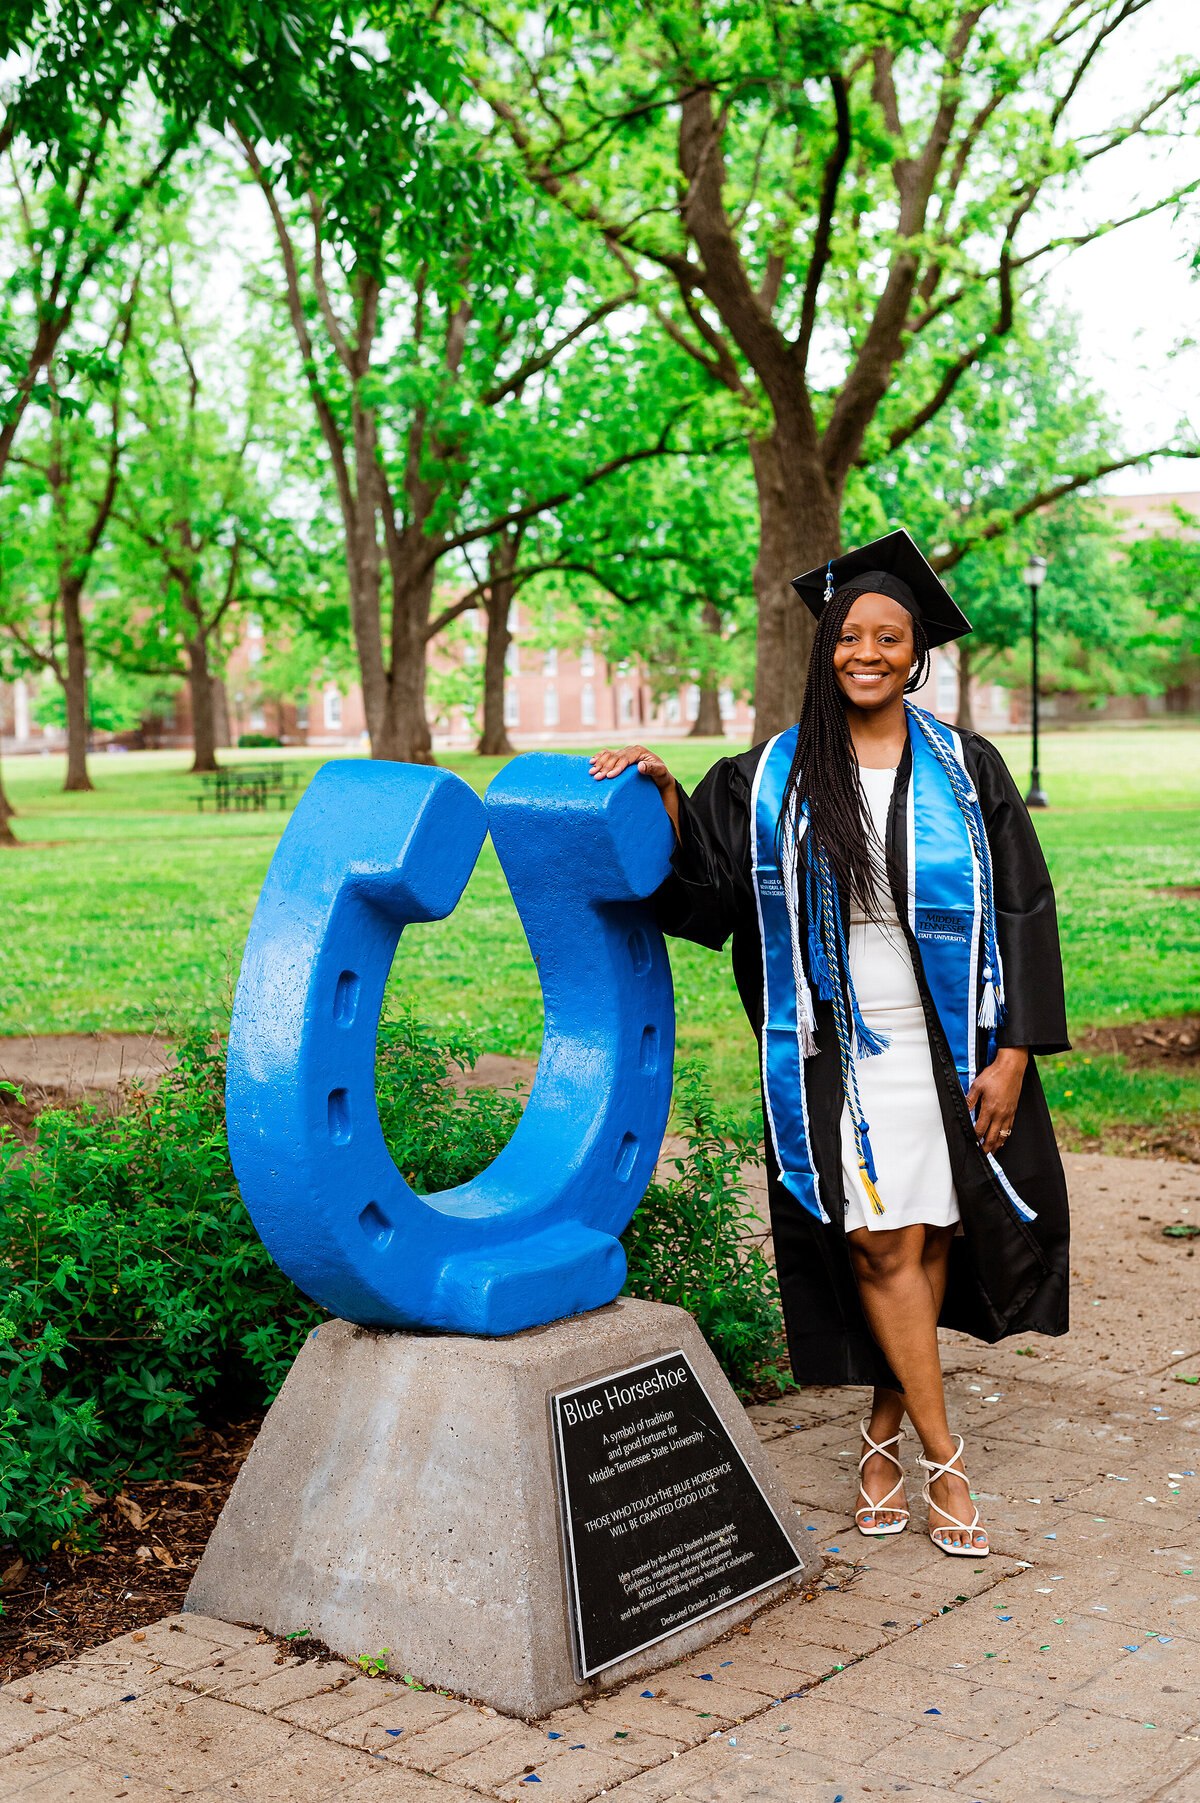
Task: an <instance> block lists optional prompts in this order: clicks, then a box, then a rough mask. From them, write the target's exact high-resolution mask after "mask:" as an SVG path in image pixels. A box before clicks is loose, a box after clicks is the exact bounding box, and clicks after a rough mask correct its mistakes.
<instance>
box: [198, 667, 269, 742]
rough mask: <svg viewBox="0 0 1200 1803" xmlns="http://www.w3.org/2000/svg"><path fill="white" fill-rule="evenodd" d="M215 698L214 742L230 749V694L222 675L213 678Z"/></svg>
mask: <svg viewBox="0 0 1200 1803" xmlns="http://www.w3.org/2000/svg"><path fill="white" fill-rule="evenodd" d="M212 698H213V744H214V745H216V746H219V747H222V748H224V749H226V750H227V749H228V748H229V747H230V746H231V745H232V744H233V734H232V733H231V732H230V730H229V695H228V693H227V692H226V688H225V683H224V679H223V678H222V677H220V676H214V677H213V678H212ZM282 720H283V712H282V709H281V710H280V722H281V724H280V728H279V736H280V738H282V737H283V726H282Z"/></svg>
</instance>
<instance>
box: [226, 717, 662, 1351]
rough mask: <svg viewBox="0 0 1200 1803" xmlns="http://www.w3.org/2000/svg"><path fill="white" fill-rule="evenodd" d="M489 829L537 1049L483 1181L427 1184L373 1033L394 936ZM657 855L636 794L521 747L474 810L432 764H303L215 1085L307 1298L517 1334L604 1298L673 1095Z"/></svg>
mask: <svg viewBox="0 0 1200 1803" xmlns="http://www.w3.org/2000/svg"><path fill="white" fill-rule="evenodd" d="M485 803H486V805H485ZM489 828H490V830H491V834H492V840H493V843H494V845H495V848H496V853H497V856H498V857H499V859H500V864H501V867H502V868H503V870H504V874H505V876H506V877H507V879H508V884H509V887H510V889H511V891H512V895H513V899H514V901H515V902H516V906H517V911H518V913H519V915H520V917H521V921H522V924H523V926H524V928H525V933H526V936H527V938H528V940H529V944H530V948H531V950H532V952H533V956H534V959H535V962H536V964H537V967H538V971H539V974H540V977H541V983H542V996H543V1000H544V1004H545V1018H546V1025H545V1036H544V1040H543V1045H542V1054H541V1058H540V1059H539V1061H538V1067H537V1077H536V1080H535V1082H534V1085H533V1090H532V1093H531V1095H530V1098H529V1101H528V1103H527V1105H526V1108H525V1112H524V1115H523V1117H522V1119H521V1121H520V1123H519V1125H518V1127H517V1130H516V1132H515V1133H514V1135H513V1137H512V1139H511V1141H510V1142H509V1144H508V1145H507V1146H506V1147H505V1148H504V1150H503V1151H502V1152H501V1153H500V1154H499V1156H498V1157H497V1158H496V1159H495V1160H494V1161H493V1162H492V1164H491V1165H490V1166H489V1167H488V1169H487V1170H486V1171H483V1172H482V1173H481V1174H480V1175H479V1176H478V1177H476V1178H475V1179H474V1180H473V1181H472V1182H470V1183H464V1184H461V1185H459V1187H458V1188H456V1189H449V1190H442V1191H439V1192H437V1193H436V1194H433V1195H428V1196H420V1195H417V1194H416V1193H415V1191H413V1190H412V1189H410V1188H409V1186H408V1184H407V1183H406V1182H405V1180H404V1178H403V1177H402V1176H401V1174H400V1172H399V1171H398V1170H397V1168H396V1165H395V1163H394V1161H393V1159H392V1157H391V1154H390V1153H389V1152H388V1149H387V1147H386V1145H385V1143H384V1139H383V1135H382V1133H381V1131H380V1127H379V1118H378V1114H377V1112H376V1107H375V1035H376V1028H377V1025H378V1021H379V1012H380V1008H381V1006H382V1002H383V993H384V986H385V984H386V982H387V978H388V972H389V971H390V969H391V965H392V959H393V956H394V954H395V951H396V946H397V943H398V941H399V938H400V934H401V932H402V931H403V929H404V928H405V927H406V926H408V925H410V924H411V923H414V922H417V921H430V920H440V919H442V918H443V917H444V916H445V915H447V914H449V913H450V912H451V911H452V910H453V908H454V907H455V905H456V903H457V902H458V899H459V897H460V896H461V894H462V892H463V889H464V888H465V886H466V883H467V879H468V877H469V876H470V874H471V871H472V870H473V869H474V866H475V860H476V858H477V857H478V855H479V850H480V847H481V846H482V844H483V841H484V838H485V836H486V834H487V831H488V830H489ZM670 848H671V828H670V824H669V822H668V820H667V816H666V813H665V810H664V809H663V807H662V804H661V803H660V801H659V799H658V796H657V794H656V793H655V791H654V789H653V788H652V787H651V785H650V784H649V783H648V782H645V781H642V780H641V779H639V777H638V775H637V773H636V772H635V771H632V770H631V771H627V772H625V773H624V774H623V775H621V776H620V777H618V778H616V779H615V780H614V781H606V782H595V781H594V780H593V779H592V777H591V776H590V774H589V772H588V765H587V761H586V759H584V758H580V757H563V756H561V755H552V754H549V753H527V754H526V755H525V756H523V757H518V758H515V759H514V760H513V761H512V762H511V763H510V764H508V765H506V767H505V768H504V769H503V770H502V771H501V772H500V774H499V775H498V776H497V777H496V778H495V779H494V780H493V782H492V783H491V785H490V787H489V788H488V791H487V795H486V798H485V802H481V801H480V800H479V798H478V796H477V795H476V794H475V793H474V791H473V790H472V789H470V788H469V787H468V785H467V784H466V783H465V782H463V781H462V780H461V778H459V777H457V776H454V775H453V774H451V773H450V772H447V771H444V770H432V769H426V768H421V767H418V766H415V765H409V764H383V763H378V764H375V763H370V764H368V763H363V764H359V763H332V764H326V765H325V766H324V767H323V768H322V769H321V770H319V771H318V772H317V775H316V776H315V777H314V779H313V781H312V783H311V784H310V786H309V788H308V790H307V791H306V793H305V794H304V796H303V797H302V799H301V801H300V803H299V804H298V806H297V808H296V811H295V813H294V814H293V816H292V819H291V821H290V822H289V824H288V827H287V829H286V831H285V832H284V835H283V838H282V839H281V841H280V844H279V847H278V849H277V851H276V853H275V856H274V858H273V859H272V861H271V867H270V869H269V871H268V872H267V878H266V882H265V883H264V884H263V889H262V893H261V895H260V897H259V901H258V906H257V908H256V909H255V913H254V919H253V921H252V923H251V927H250V934H249V938H248V940H247V943H246V951H245V955H244V958H243V960H242V968H241V973H240V975H239V978H238V986H237V994H236V997H235V1001H234V1009H233V1020H232V1023H231V1026H230V1033H229V1057H228V1079H227V1087H226V1110H227V1118H228V1131H229V1147H230V1152H231V1155H232V1159H233V1166H234V1170H235V1171H236V1173H237V1177H238V1182H239V1183H240V1185H241V1190H242V1195H243V1197H244V1198H245V1201H246V1205H247V1207H248V1208H249V1210H250V1214H251V1216H252V1218H253V1221H254V1225H255V1227H256V1228H257V1229H258V1232H259V1233H260V1235H261V1236H262V1239H263V1241H264V1243H265V1245H266V1247H267V1250H268V1251H269V1252H270V1254H271V1256H272V1257H273V1258H274V1259H275V1261H276V1263H277V1264H278V1265H279V1266H280V1267H281V1269H282V1270H284V1271H285V1272H286V1273H287V1275H288V1276H289V1277H291V1278H292V1279H293V1281H294V1282H295V1283H296V1284H297V1285H298V1286H299V1287H300V1289H302V1290H303V1291H304V1292H305V1293H306V1294H307V1295H309V1296H311V1297H312V1298H313V1299H314V1300H315V1301H317V1302H319V1303H321V1304H322V1306H323V1307H325V1308H327V1309H330V1310H331V1311H332V1312H333V1313H334V1314H337V1315H340V1316H342V1317H343V1319H345V1320H349V1321H354V1322H357V1323H359V1324H360V1325H362V1326H364V1327H394V1328H414V1327H424V1328H439V1329H442V1330H446V1331H453V1332H458V1333H475V1334H508V1333H515V1332H516V1331H518V1330H519V1329H520V1328H524V1327H533V1326H536V1325H538V1324H540V1323H542V1322H546V1321H553V1320H557V1319H559V1318H560V1317H561V1316H564V1315H572V1314H577V1313H579V1312H581V1311H582V1310H584V1309H591V1308H598V1307H600V1306H601V1305H602V1304H604V1303H606V1302H611V1301H612V1299H613V1297H614V1296H616V1295H617V1294H618V1293H619V1292H620V1289H621V1286H622V1284H623V1283H624V1281H625V1255H624V1252H623V1250H622V1248H621V1244H620V1241H619V1239H618V1238H617V1235H618V1234H619V1233H620V1232H621V1231H622V1229H623V1228H624V1227H625V1225H626V1223H627V1222H628V1221H629V1218H630V1216H631V1215H632V1214H633V1211H634V1209H635V1208H636V1207H637V1204H638V1202H639V1201H640V1200H641V1198H642V1195H643V1194H644V1192H645V1188H646V1185H647V1183H648V1182H649V1180H650V1177H651V1174H652V1172H653V1170H654V1164H655V1160H656V1158H657V1156H658V1152H659V1147H660V1145H661V1143H662V1136H663V1130H664V1128H665V1126H666V1119H667V1110H668V1107H669V1105H670V1095H671V1072H672V1062H673V1056H674V1042H675V1016H674V1006H673V996H672V989H671V974H670V966H669V964H668V961H667V954H666V948H665V946H664V944H663V941H662V936H661V934H660V933H659V931H658V929H657V927H656V925H655V923H654V917H653V913H652V911H651V909H650V907H649V905H648V903H647V901H646V899H645V898H646V897H647V896H649V895H650V894H651V893H652V892H653V890H654V889H655V888H657V886H658V884H659V883H660V882H661V881H662V879H663V877H664V876H665V875H666V873H667V869H668V862H669V853H670Z"/></svg>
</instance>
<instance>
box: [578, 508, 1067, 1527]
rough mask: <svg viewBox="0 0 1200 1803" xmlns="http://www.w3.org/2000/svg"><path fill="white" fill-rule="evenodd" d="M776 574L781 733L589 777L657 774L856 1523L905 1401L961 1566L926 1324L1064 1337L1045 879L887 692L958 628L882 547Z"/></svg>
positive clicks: (955, 744) (1063, 1233)
mask: <svg viewBox="0 0 1200 1803" xmlns="http://www.w3.org/2000/svg"><path fill="white" fill-rule="evenodd" d="M794 586H795V587H796V588H797V590H798V591H799V592H800V594H801V595H802V596H803V598H804V599H805V601H806V602H807V603H808V605H809V606H810V607H811V608H812V611H813V612H814V613H815V614H816V615H817V618H818V625H817V631H816V638H815V641H814V645H813V652H812V661H811V665H810V669H809V676H808V683H807V687H806V689H805V695H804V705H803V710H802V713H801V718H800V721H799V724H798V725H797V726H795V727H792V728H791V729H790V730H789V731H788V732H785V733H781V734H779V735H778V737H777V738H775V739H772V740H770V741H769V742H768V743H767V744H765V745H758V746H756V747H754V749H753V750H751V751H748V752H746V753H744V754H743V755H742V756H740V757H733V758H724V759H722V760H721V761H720V762H719V763H717V764H716V765H715V766H714V767H713V769H712V770H711V771H710V772H709V773H708V775H707V776H706V777H705V779H704V781H703V782H702V783H701V784H700V786H699V787H698V788H697V790H696V792H695V794H694V795H693V796H691V797H690V798H689V797H688V796H687V795H685V793H684V792H683V790H682V789H681V788H680V787H679V785H678V783H677V782H676V781H675V779H674V777H672V775H671V773H670V771H669V770H668V769H667V766H666V765H665V764H664V763H663V761H662V759H661V758H658V757H656V756H655V755H654V753H652V752H649V751H647V750H646V749H645V748H644V747H643V746H629V747H626V748H625V749H624V750H621V751H605V752H601V753H600V754H599V755H598V756H597V757H596V758H595V759H593V773H594V775H595V776H596V777H597V778H600V779H603V778H610V777H613V776H616V775H617V774H619V772H620V771H621V770H623V769H625V768H627V767H628V766H629V765H630V764H634V763H636V765H637V767H638V769H639V770H640V771H641V772H642V774H643V775H645V776H647V777H649V778H650V779H651V780H652V781H653V782H654V783H656V784H657V786H658V789H659V792H660V794H661V795H662V799H663V802H664V805H665V806H666V809H667V812H668V814H669V815H670V817H671V820H672V823H673V825H674V827H675V832H676V839H677V843H676V847H675V851H674V855H673V857H672V865H673V875H672V876H671V877H669V878H668V880H667V882H666V883H665V884H664V885H663V887H662V889H661V890H660V891H659V894H658V897H657V905H658V911H659V919H660V921H661V924H662V926H663V929H664V930H665V931H667V932H669V933H675V934H678V935H680V936H682V937H684V938H687V939H692V940H695V941H697V942H698V943H699V944H701V945H707V946H711V947H712V948H713V949H719V948H720V947H721V946H723V945H724V943H725V941H726V939H727V938H728V937H729V936H730V934H731V933H732V935H733V968H734V973H735V976H736V979H737V984H738V989H739V992H740V994H741V997H742V1002H743V1005H744V1007H745V1009H746V1013H747V1014H748V1016H749V1018H750V1022H751V1025H752V1026H753V1027H754V1030H755V1033H756V1034H757V1036H758V1039H759V1042H760V1046H761V1051H762V1082H763V1100H764V1112H765V1118H766V1121H767V1129H768V1130H767V1165H768V1188H769V1195H770V1203H771V1222H772V1229H773V1234H774V1242H775V1254H776V1261H777V1267H778V1272H779V1281H780V1289H781V1293H782V1297H783V1305H784V1314H785V1320H786V1324H787V1331H788V1345H789V1350H790V1353H791V1361H792V1369H793V1372H794V1374H795V1376H796V1378H797V1379H798V1380H799V1381H801V1382H810V1383H857V1384H872V1385H873V1386H874V1398H873V1403H872V1408H871V1414H870V1419H869V1421H865V1422H864V1423H863V1425H862V1432H863V1443H864V1451H863V1457H862V1459H861V1461H860V1464H859V1477H860V1492H859V1497H860V1501H859V1507H858V1509H857V1510H856V1515H855V1519H856V1522H857V1524H858V1527H859V1530H860V1532H862V1533H864V1534H868V1535H871V1536H878V1535H883V1534H891V1533H899V1532H901V1531H902V1530H903V1528H904V1527H906V1526H907V1523H908V1510H907V1507H906V1504H905V1499H904V1473H903V1468H902V1467H901V1464H900V1460H899V1458H898V1457H897V1456H896V1454H895V1452H894V1450H892V1449H894V1448H895V1447H896V1446H897V1445H898V1444H899V1442H900V1440H901V1439H902V1438H903V1428H902V1425H901V1423H902V1420H903V1416H904V1414H905V1413H907V1414H908V1417H909V1419H910V1420H911V1422H912V1424H913V1427H914V1428H915V1430H916V1433H917V1435H918V1437H919V1438H920V1440H921V1443H922V1448H923V1452H924V1457H923V1458H922V1459H921V1460H920V1461H919V1463H920V1464H921V1465H922V1466H923V1467H924V1468H925V1470H926V1471H927V1472H928V1473H929V1477H928V1479H927V1481H926V1483H925V1485H924V1495H925V1498H926V1500H927V1502H928V1504H929V1532H930V1538H931V1539H932V1540H933V1542H934V1544H935V1545H936V1546H938V1547H939V1548H940V1549H941V1550H942V1551H943V1552H945V1553H949V1554H952V1555H955V1556H960V1557H961V1556H967V1557H974V1558H979V1557H982V1556H984V1555H986V1553H987V1552H988V1551H989V1547H988V1539H987V1533H986V1530H985V1529H984V1528H983V1527H982V1526H981V1525H980V1522H979V1514H978V1511H977V1510H974V1509H973V1508H972V1504H971V1499H970V1492H969V1488H968V1483H967V1478H966V1475H965V1470H964V1467H963V1443H962V1440H961V1438H958V1437H957V1436H952V1435H951V1432H950V1428H949V1424H948V1421H947V1418H946V1403H945V1396H944V1392H943V1387H942V1375H941V1365H940V1361H939V1358H938V1344H937V1328H938V1324H939V1322H940V1323H941V1324H942V1325H943V1326H946V1327H953V1328H958V1329H960V1330H963V1331H965V1332H968V1333H971V1334H974V1335H976V1336H977V1337H978V1338H980V1339H983V1340H986V1341H989V1342H994V1341H996V1340H999V1339H1002V1338H1003V1337H1004V1336H1005V1335H1007V1334H1011V1333H1029V1332H1036V1333H1047V1334H1060V1333H1065V1332H1066V1330H1067V1275H1068V1262H1067V1261H1068V1220H1067V1198H1066V1185H1065V1182H1064V1178H1063V1172H1062V1165H1061V1162H1060V1160H1059V1157H1058V1152H1057V1148H1056V1146H1055V1142H1054V1134H1053V1129H1052V1127H1051V1124H1050V1117H1049V1113H1048V1111H1047V1108H1046V1102H1045V1098H1044V1096H1043V1094H1042V1089H1041V1084H1040V1082H1039V1080H1038V1076H1037V1071H1036V1068H1035V1066H1034V1064H1033V1061H1032V1060H1033V1055H1034V1054H1035V1053H1048V1052H1059V1051H1065V1050H1066V1049H1067V1048H1068V1041H1067V1035H1066V1019H1065V1008H1064V1002H1063V988H1062V969H1061V962H1060V958H1059V949H1058V932H1057V923H1056V918H1055V911H1054V896H1053V891H1052V889H1051V886H1050V878H1049V875H1048V873H1047V870H1046V864H1045V860H1044V859H1043V857H1042V853H1041V848H1040V846H1039V844H1038V840H1037V836H1036V834H1035V833H1034V830H1033V826H1032V824H1031V822H1030V820H1029V816H1028V813H1027V811H1026V809H1025V805H1024V803H1023V802H1022V800H1021V798H1020V795H1019V794H1018V792H1017V790H1016V788H1015V786H1014V784H1013V782H1012V779H1011V777H1010V776H1009V774H1008V770H1007V767H1006V765H1005V763H1004V760H1003V759H1002V758H1001V756H1000V754H999V752H997V751H996V749H995V748H994V747H993V746H992V745H990V744H989V743H988V742H987V740H985V739H981V738H979V737H978V736H977V735H976V734H974V733H961V734H960V733H957V732H954V731H952V730H951V729H949V728H947V727H944V726H942V725H941V724H940V723H938V722H937V721H935V720H934V719H933V718H932V716H930V715H928V714H926V713H924V712H923V711H922V710H921V709H919V708H916V707H915V706H914V705H913V704H912V703H910V702H909V701H908V700H907V698H906V697H907V694H908V692H909V691H910V690H912V689H914V688H916V687H918V686H919V685H920V684H921V683H922V682H923V681H924V680H925V677H926V675H927V673H928V668H929V648H930V646H931V644H940V643H944V642H946V641H947V640H948V639H951V638H955V637H958V636H959V635H960V634H961V633H963V632H966V631H969V630H970V627H969V623H968V622H967V621H966V620H965V619H964V617H963V616H962V614H961V613H959V611H958V609H957V607H956V606H955V605H954V602H953V601H952V600H951V598H950V596H949V594H948V593H947V592H946V590H945V589H944V588H943V586H942V584H941V583H940V582H939V581H938V579H937V577H936V576H935V575H934V572H933V571H932V570H931V569H930V567H929V565H928V564H927V563H926V562H925V560H924V558H923V557H921V554H920V552H919V551H918V550H917V548H916V546H915V545H914V544H913V541H912V540H911V539H910V538H909V536H908V534H907V533H904V532H898V533H892V534H891V535H889V537H888V538H885V539H880V540H877V541H876V542H875V543H874V544H871V545H867V546H864V547H863V548H862V549H861V550H859V551H856V552H851V553H849V554H848V555H847V556H845V557H842V558H837V559H834V560H832V561H831V563H830V564H829V565H828V566H827V567H826V568H825V569H822V570H818V571H814V572H811V573H810V575H808V576H806V577H801V578H798V579H797V581H796V583H795V585H794Z"/></svg>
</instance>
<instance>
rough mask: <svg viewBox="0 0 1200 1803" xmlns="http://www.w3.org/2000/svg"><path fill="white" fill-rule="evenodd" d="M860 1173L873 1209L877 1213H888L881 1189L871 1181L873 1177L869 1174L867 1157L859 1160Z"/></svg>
mask: <svg viewBox="0 0 1200 1803" xmlns="http://www.w3.org/2000/svg"><path fill="white" fill-rule="evenodd" d="M858 1174H859V1176H860V1177H861V1178H862V1186H863V1188H864V1189H865V1190H866V1192H867V1195H868V1197H869V1198H870V1202H871V1207H872V1209H873V1210H874V1211H875V1213H876V1214H877V1215H881V1214H886V1213H887V1210H886V1209H885V1208H884V1206H883V1203H882V1202H881V1201H880V1199H879V1191H878V1190H877V1189H876V1188H875V1185H874V1184H873V1183H872V1182H871V1179H870V1177H869V1176H868V1174H867V1161H866V1159H865V1158H860V1159H859V1161H858Z"/></svg>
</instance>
